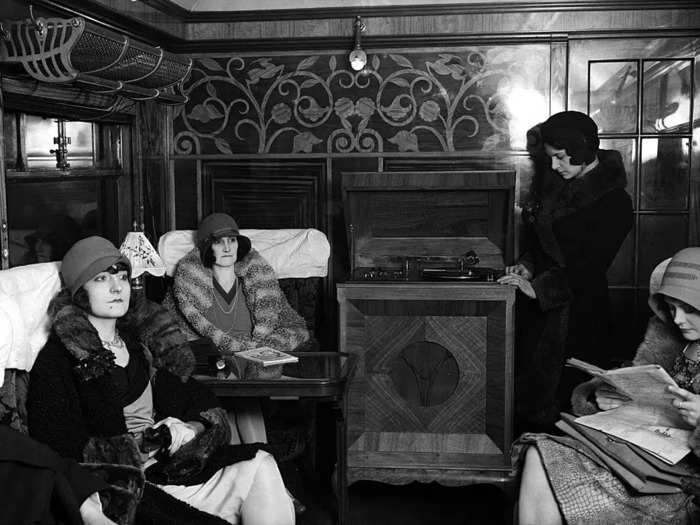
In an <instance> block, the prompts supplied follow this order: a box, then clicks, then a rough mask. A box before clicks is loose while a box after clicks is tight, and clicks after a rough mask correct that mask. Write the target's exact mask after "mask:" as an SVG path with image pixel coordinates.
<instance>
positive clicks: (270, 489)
mask: <svg viewBox="0 0 700 525" xmlns="http://www.w3.org/2000/svg"><path fill="white" fill-rule="evenodd" d="M129 274H130V266H129V262H128V259H126V258H125V257H123V256H122V255H121V254H120V253H119V251H118V250H117V249H116V248H115V247H114V246H113V245H112V244H111V243H110V242H109V241H108V240H106V239H103V238H101V237H88V238H87V239H83V240H81V241H78V242H77V243H76V244H75V245H74V246H73V247H72V248H71V249H70V250H69V251H68V253H67V254H66V256H65V257H64V259H63V261H62V264H61V276H62V279H63V281H64V284H65V289H64V290H62V291H61V292H60V293H59V295H58V296H57V297H56V298H55V299H54V301H53V302H52V305H51V306H50V309H49V313H50V316H51V319H52V333H51V336H50V338H49V340H48V342H47V344H46V345H45V346H44V348H43V349H42V350H41V352H40V353H39V356H38V358H37V360H36V362H35V364H34V366H33V368H32V370H31V376H30V388H29V394H28V400H27V411H28V418H29V432H30V435H32V436H33V437H34V438H36V439H37V440H39V441H42V442H44V443H46V444H48V445H49V446H51V447H52V448H54V449H55V450H56V451H57V452H59V453H60V454H62V455H64V456H66V457H73V458H75V459H77V460H79V461H87V462H92V463H96V462H97V463H99V462H103V463H128V464H132V465H136V466H139V467H141V468H143V469H144V473H145V478H146V480H147V481H148V482H149V483H146V485H145V488H144V496H143V498H142V499H141V502H140V503H139V504H138V507H137V508H136V509H134V510H135V511H136V521H137V523H138V522H139V521H144V522H147V523H172V524H175V523H183V524H184V523H203V524H204V523H208V524H214V523H218V524H220V523H234V524H235V523H241V522H242V523H244V524H245V525H251V524H260V525H263V524H264V525H272V524H274V525H291V524H293V523H294V513H293V508H292V504H291V500H290V499H289V497H288V495H287V493H286V490H285V488H284V484H283V483H282V479H281V476H280V474H279V471H278V470H277V466H276V464H275V462H274V459H273V458H272V456H270V455H269V454H267V452H264V451H262V450H259V448H260V447H257V446H245V445H243V446H237V447H233V446H230V445H228V442H229V439H230V433H229V432H230V431H229V426H228V423H227V421H226V416H225V413H224V411H223V410H222V409H220V408H218V407H217V401H216V398H215V396H214V395H213V394H212V393H211V392H210V391H209V390H207V389H206V388H205V387H204V386H203V385H202V384H200V383H198V382H197V381H196V380H194V379H193V378H192V377H190V373H191V372H192V369H193V365H194V358H193V356H192V353H191V351H190V349H189V346H188V345H187V343H186V341H185V339H184V337H183V335H182V333H181V331H180V329H179V327H178V326H177V323H175V322H174V320H173V319H172V316H171V315H170V313H169V312H167V310H165V309H163V308H162V307H160V306H158V305H155V304H153V303H150V302H149V301H147V300H145V299H137V298H134V300H133V301H132V300H131V287H130V281H129ZM153 429H156V430H159V431H161V435H160V437H159V439H164V441H163V442H160V441H158V440H156V441H157V442H154V439H155V438H152V437H151V436H150V432H151V431H153ZM162 431H164V432H162ZM158 445H160V446H158ZM131 515H132V516H133V510H132V512H131Z"/></svg>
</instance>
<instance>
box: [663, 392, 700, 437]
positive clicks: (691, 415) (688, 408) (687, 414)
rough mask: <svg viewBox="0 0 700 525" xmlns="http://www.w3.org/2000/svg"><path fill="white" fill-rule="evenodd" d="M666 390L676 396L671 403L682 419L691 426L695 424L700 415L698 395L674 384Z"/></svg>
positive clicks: (699, 397)
mask: <svg viewBox="0 0 700 525" xmlns="http://www.w3.org/2000/svg"><path fill="white" fill-rule="evenodd" d="M668 391H669V392H671V393H672V394H673V395H674V396H676V399H674V400H673V401H671V404H672V405H673V406H674V407H676V408H677V409H678V412H679V413H680V415H681V417H682V418H683V421H685V422H686V423H688V424H689V425H690V426H693V427H694V426H695V425H697V424H698V418H699V417H700V396H699V395H697V394H693V393H692V392H688V391H687V390H685V389H683V388H678V387H676V386H669V387H668Z"/></svg>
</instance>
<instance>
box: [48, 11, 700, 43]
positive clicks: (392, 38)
mask: <svg viewBox="0 0 700 525" xmlns="http://www.w3.org/2000/svg"><path fill="white" fill-rule="evenodd" d="M34 3H35V4H36V5H37V6H41V7H43V8H46V9H49V10H50V11H51V12H54V13H59V14H61V15H63V16H66V15H68V16H83V17H85V18H86V19H88V20H90V21H92V22H95V23H97V24H100V25H103V26H105V27H107V28H109V29H112V30H115V31H120V32H122V33H123V34H125V35H127V36H129V37H130V38H136V39H139V40H141V41H143V42H146V43H149V44H154V45H160V46H161V47H163V48H164V49H166V50H168V51H171V52H173V53H182V54H215V53H232V52H233V53H241V54H260V53H269V52H280V53H281V52H285V51H289V50H293V51H295V52H298V51H304V50H314V51H330V50H344V49H350V47H351V46H352V43H353V40H352V35H351V25H350V24H349V23H348V24H346V25H347V28H346V29H347V35H333V36H310V37H306V36H291V37H290V36H285V37H279V38H277V37H267V36H261V37H260V38H250V37H242V38H236V37H234V38H230V37H225V36H224V37H222V38H201V39H193V38H183V37H181V36H179V35H175V34H173V33H172V32H168V31H165V30H163V29H161V28H159V27H156V26H155V25H152V24H151V23H147V22H144V21H142V20H138V19H136V18H133V17H131V16H128V15H124V14H121V13H119V12H117V11H115V10H113V9H110V8H108V7H106V6H105V5H103V4H102V3H101V0H34ZM143 3H144V4H146V5H148V6H149V8H151V9H153V10H159V11H162V10H163V9H166V8H168V10H167V11H165V12H163V17H164V19H167V20H166V21H167V22H168V23H172V22H175V23H182V27H183V32H182V33H183V34H184V33H186V31H185V29H187V27H186V26H187V24H195V23H196V24H203V23H208V22H211V23H219V24H221V25H222V26H226V25H231V24H232V23H233V24H235V25H236V27H238V29H234V30H233V33H230V34H233V35H236V34H241V35H251V34H252V35H254V34H256V33H261V34H264V31H262V29H261V30H260V31H255V30H252V31H251V27H252V26H255V23H256V22H259V23H260V25H261V27H262V25H265V24H267V25H269V22H270V21H272V20H274V21H277V22H280V21H285V20H288V21H290V22H288V23H289V24H292V25H294V22H293V20H313V19H322V18H325V19H332V22H330V23H332V24H333V25H334V26H336V25H338V22H337V20H342V19H344V18H351V17H354V16H356V15H357V14H361V15H362V16H363V17H365V18H372V17H379V18H381V17H385V19H386V18H389V19H408V18H411V17H413V18H425V19H427V18H431V19H436V18H439V17H441V16H442V17H454V16H459V15H466V16H468V15H476V14H479V15H481V16H491V17H496V15H503V14H509V13H510V14H517V13H533V12H552V13H555V12H560V13H566V12H585V11H596V12H599V11H606V12H614V11H629V10H637V11H660V10H662V11H671V10H674V9H675V10H692V11H694V12H697V13H700V9H698V7H699V6H698V4H697V0H667V1H666V2H665V5H664V8H663V9H661V8H659V7H658V6H659V2H657V1H652V0H641V1H632V0H611V1H606V0H596V1H593V0H591V1H586V0H583V1H568V2H566V1H552V2H545V3H541V4H537V5H530V4H527V5H524V4H518V3H514V2H510V3H505V4H497V5H494V4H493V3H491V4H484V3H479V4H468V5H445V6H427V5H422V6H412V7H406V8H402V7H396V6H393V7H372V8H364V9H357V8H352V9H351V8H328V9H323V10H321V9H298V10H294V9H290V10H275V11H272V10H270V11H262V10H260V11H255V12H249V13H246V12H239V13H227V12H222V13H218V12H217V13H215V15H216V18H215V19H213V18H212V19H210V18H207V17H209V16H210V15H211V16H213V15H212V14H211V13H195V14H189V15H188V18H182V16H180V15H182V13H180V11H184V12H186V13H189V12H188V11H186V10H185V9H182V8H174V7H173V6H172V5H171V4H169V3H166V2H165V1H164V0H144V1H143ZM178 13H179V14H178ZM255 13H258V14H259V15H256V14H255ZM285 16H286V17H288V18H285ZM650 16H651V15H650ZM192 17H195V18H192ZM196 17H200V18H196ZM266 17H267V18H266ZM251 24H252V26H251ZM650 24H651V20H650ZM242 26H247V27H246V28H245V29H243V28H242ZM487 26H488V24H487ZM343 27H345V26H343ZM588 27H591V26H588ZM647 27H648V29H647ZM189 29H190V30H191V31H190V32H192V31H194V32H196V30H195V29H194V28H191V27H190V28H189ZM239 29H240V30H239ZM291 30H292V29H290V28H287V29H285V31H286V32H288V31H291ZM285 31H283V32H285ZM699 32H700V27H674V26H669V25H665V26H663V27H658V26H656V27H655V26H653V25H647V26H644V27H641V28H640V27H635V28H624V27H613V28H609V29H603V30H593V29H588V28H587V29H585V30H583V29H578V30H567V31H556V32H551V31H550V32H547V31H537V30H531V31H528V32H522V33H519V32H502V31H501V32H499V31H498V28H497V27H493V29H492V30H491V31H487V30H486V31H485V30H483V29H480V31H479V32H460V33H454V32H453V33H439V32H428V33H426V34H405V33H404V34H387V35H379V36H377V35H374V36H372V35H368V36H365V37H363V44H364V47H365V48H367V49H372V48H388V47H396V48H405V49H416V48H421V47H437V46H460V45H472V44H484V43H489V44H508V43H538V42H563V41H566V40H567V39H574V38H636V37H657V36H664V37H683V38H696V37H697V35H698V33H699Z"/></svg>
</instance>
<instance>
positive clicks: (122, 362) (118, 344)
mask: <svg viewBox="0 0 700 525" xmlns="http://www.w3.org/2000/svg"><path fill="white" fill-rule="evenodd" d="M100 342H101V343H102V346H103V347H104V348H106V349H107V350H109V351H110V352H112V354H114V357H115V363H116V364H117V365H118V366H126V365H127V363H128V362H129V353H128V352H126V344H125V343H124V340H123V339H122V338H121V337H119V332H115V333H114V339H112V340H111V341H105V340H104V339H102V338H101V337H100Z"/></svg>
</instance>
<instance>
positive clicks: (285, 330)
mask: <svg viewBox="0 0 700 525" xmlns="http://www.w3.org/2000/svg"><path fill="white" fill-rule="evenodd" d="M234 271H235V273H236V276H237V277H238V278H239V279H240V282H241V285H242V289H243V294H244V296H245V300H246V304H247V306H248V310H249V311H250V314H251V317H252V321H253V333H252V337H251V338H245V337H232V336H230V335H229V334H227V333H225V332H224V331H222V330H219V329H218V328H217V327H216V326H214V324H213V323H211V322H210V321H209V320H208V319H207V318H206V317H205V315H204V312H206V311H207V310H208V309H209V308H210V307H211V306H212V304H213V303H212V301H213V294H214V284H213V276H212V271H211V269H209V268H206V267H205V266H204V265H203V264H202V261H201V259H200V255H199V250H198V249H197V248H195V249H193V250H192V251H190V252H189V253H188V254H187V255H185V256H184V257H183V258H182V259H180V261H179V263H178V265H177V268H176V269H175V275H174V282H173V287H172V290H171V291H170V292H169V293H168V296H167V297H166V300H165V302H164V305H165V306H166V307H167V308H169V309H170V310H172V311H173V312H174V313H175V314H176V315H178V319H179V320H180V325H181V327H182V329H183V330H184V331H185V332H186V333H187V334H189V335H190V336H191V338H192V339H194V338H198V337H206V338H209V339H211V341H212V342H213V343H214V346H216V348H217V349H218V350H219V352H220V353H222V354H224V355H230V354H232V353H235V352H239V351H241V350H245V349H247V348H252V347H257V346H270V347H272V348H275V349H277V350H282V351H289V350H294V349H295V348H296V347H297V346H299V345H300V344H302V343H304V342H305V341H307V340H308V339H309V331H308V330H307V329H306V325H305V323H304V320H303V319H302V318H301V316H299V314H298V313H297V312H295V311H294V309H293V308H292V307H291V306H290V305H289V302H287V298H286V297H285V296H284V293H283V292H282V290H281V288H280V286H279V282H278V281H277V276H276V275H275V272H274V270H273V269H272V267H271V266H270V265H269V264H268V263H267V261H265V259H264V258H263V257H262V256H261V255H260V254H259V253H258V252H257V251H255V250H251V251H250V252H248V254H247V255H246V256H245V257H244V258H243V259H242V260H240V261H237V262H236V264H235V266H234Z"/></svg>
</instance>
